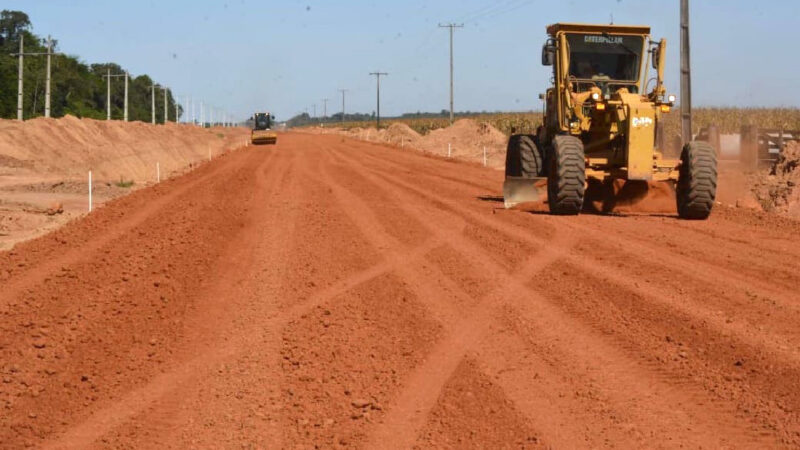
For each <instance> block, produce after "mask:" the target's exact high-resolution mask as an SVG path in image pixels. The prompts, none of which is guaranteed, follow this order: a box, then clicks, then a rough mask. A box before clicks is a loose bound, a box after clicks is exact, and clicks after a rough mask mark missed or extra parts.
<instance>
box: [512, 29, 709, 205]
mask: <svg viewBox="0 0 800 450" xmlns="http://www.w3.org/2000/svg"><path fill="white" fill-rule="evenodd" d="M547 34H548V38H547V42H546V43H545V45H544V47H543V48H542V64H544V65H545V66H550V67H552V68H553V78H552V84H551V86H550V87H549V88H548V89H547V93H546V94H544V95H542V96H541V98H542V99H543V100H544V101H545V110H544V121H543V122H544V123H543V125H542V126H541V127H540V128H539V130H538V132H537V133H536V134H534V135H521V134H518V135H513V136H511V138H510V139H509V142H508V152H507V155H506V182H505V184H504V187H503V194H504V197H505V201H506V207H510V206H514V205H515V204H518V203H522V202H535V201H537V200H540V199H541V198H543V197H544V192H542V191H543V188H544V186H546V187H547V202H548V205H549V207H550V212H551V213H553V214H578V213H580V212H581V210H582V209H583V204H584V193H585V192H586V189H587V187H593V186H599V187H600V188H604V187H608V188H612V187H613V186H614V185H618V184H620V183H624V184H632V185H634V186H635V185H641V186H645V187H647V186H652V185H654V184H656V183H668V184H669V185H671V186H674V188H675V194H676V200H677V201H676V203H677V205H676V206H677V210H678V215H679V216H680V217H682V218H684V219H705V218H707V217H708V215H709V213H710V212H711V208H712V206H713V205H714V201H715V195H716V188H717V156H716V152H715V151H714V149H713V148H712V147H711V146H710V145H709V144H708V143H706V142H696V141H692V142H689V143H688V144H686V146H684V147H683V151H682V153H681V156H680V159H671V158H666V157H665V156H664V153H663V150H664V149H662V148H658V146H657V144H656V142H663V141H665V140H663V139H657V137H658V136H657V133H658V132H660V131H661V128H662V127H660V126H659V124H660V122H661V121H662V119H663V114H664V113H667V112H669V111H670V108H672V106H673V104H674V103H675V96H673V95H666V89H664V68H665V67H664V66H665V59H666V57H665V55H666V47H667V45H666V41H664V40H660V41H654V40H652V39H651V38H650V28H649V27H642V26H617V25H584V24H571V23H559V24H555V25H550V26H549V27H547ZM650 66H652V67H653V68H654V69H655V73H654V74H653V77H652V78H650V76H649V75H648V69H649V68H650ZM615 182H616V183H615Z"/></svg>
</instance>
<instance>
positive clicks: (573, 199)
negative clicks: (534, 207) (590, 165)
mask: <svg viewBox="0 0 800 450" xmlns="http://www.w3.org/2000/svg"><path fill="white" fill-rule="evenodd" d="M585 182H586V160H585V159H584V156H583V142H581V140H580V139H578V138H576V137H574V136H556V137H555V138H554V139H553V147H552V148H551V154H550V171H549V173H548V176H547V202H548V203H549V205H550V213H551V214H558V215H575V214H578V213H580V212H581V209H582V208H583V195H584V191H585V187H586V186H585Z"/></svg>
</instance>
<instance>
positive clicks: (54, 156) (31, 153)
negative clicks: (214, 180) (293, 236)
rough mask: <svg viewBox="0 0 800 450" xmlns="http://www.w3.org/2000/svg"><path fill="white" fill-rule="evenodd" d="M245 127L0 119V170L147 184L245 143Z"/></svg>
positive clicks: (61, 119)
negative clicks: (159, 175)
mask: <svg viewBox="0 0 800 450" xmlns="http://www.w3.org/2000/svg"><path fill="white" fill-rule="evenodd" d="M246 136H247V130H245V129H243V128H217V129H202V128H197V127H190V126H185V125H177V124H174V123H169V124H167V125H166V126H165V125H155V126H154V125H151V124H146V123H142V122H127V123H126V122H120V121H100V120H92V119H78V118H76V117H73V116H65V117H63V118H60V119H44V118H39V119H33V120H29V121H26V122H17V121H12V120H0V166H2V167H3V169H4V170H3V172H4V173H7V172H8V169H9V168H11V169H22V170H24V171H25V172H26V173H35V174H41V175H48V176H57V177H81V178H82V177H84V176H85V175H86V172H87V171H88V170H92V171H93V173H94V176H95V177H96V179H98V180H101V179H110V180H118V179H119V178H120V177H123V178H125V179H126V180H136V181H146V180H147V181H149V180H152V179H153V178H154V176H155V165H156V163H159V165H160V168H161V173H162V174H168V173H170V172H172V171H176V170H179V169H182V168H184V167H187V166H188V165H190V164H192V163H194V162H196V161H198V160H202V159H206V158H208V154H209V151H210V152H211V153H212V154H218V153H219V152H221V151H224V150H225V149H228V148H232V147H235V146H238V145H240V144H242V143H243V142H244V139H245V138H246Z"/></svg>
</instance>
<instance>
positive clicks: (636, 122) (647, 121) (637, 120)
mask: <svg viewBox="0 0 800 450" xmlns="http://www.w3.org/2000/svg"><path fill="white" fill-rule="evenodd" d="M631 124H632V125H633V127H634V128H637V127H649V126H650V125H652V124H653V119H651V118H650V117H634V118H633V120H632V121H631Z"/></svg>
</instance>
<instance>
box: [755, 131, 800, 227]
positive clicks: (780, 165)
mask: <svg viewBox="0 0 800 450" xmlns="http://www.w3.org/2000/svg"><path fill="white" fill-rule="evenodd" d="M798 184H800V144H798V143H797V142H790V143H788V144H787V145H786V148H784V150H783V152H781V155H780V157H779V158H778V160H777V161H776V162H775V165H774V166H773V167H772V169H771V170H770V171H769V172H768V173H764V172H762V173H761V174H759V176H758V177H757V178H756V180H755V182H754V183H753V193H754V194H755V196H756V199H757V200H758V202H759V203H760V204H761V206H762V207H763V208H764V210H765V211H768V212H780V213H785V214H788V215H789V216H792V217H800V189H798Z"/></svg>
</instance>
